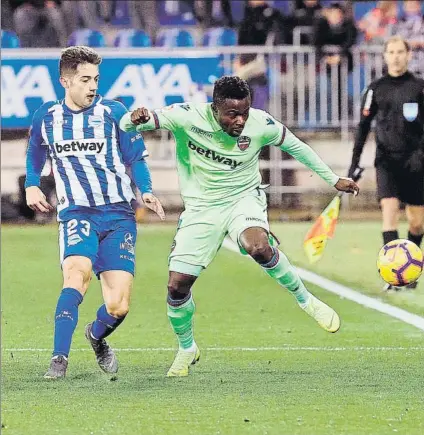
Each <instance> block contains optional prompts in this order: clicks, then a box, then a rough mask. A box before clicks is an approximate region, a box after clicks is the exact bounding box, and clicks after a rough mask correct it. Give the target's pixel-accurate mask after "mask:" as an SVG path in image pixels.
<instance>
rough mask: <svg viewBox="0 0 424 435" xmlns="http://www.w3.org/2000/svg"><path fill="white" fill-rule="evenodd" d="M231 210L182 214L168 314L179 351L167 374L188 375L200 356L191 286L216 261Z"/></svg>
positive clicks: (214, 208) (173, 251)
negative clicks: (195, 334)
mask: <svg viewBox="0 0 424 435" xmlns="http://www.w3.org/2000/svg"><path fill="white" fill-rule="evenodd" d="M226 213H228V210H227V209H226V208H225V207H218V206H211V207H208V208H207V209H203V210H200V211H191V210H186V211H184V213H183V214H182V215H181V218H180V221H179V225H178V229H177V234H176V235H175V238H174V242H173V245H172V249H171V254H170V256H169V271H170V272H169V281H168V298H167V313H168V319H169V322H170V324H171V327H172V329H173V331H174V333H175V335H176V337H177V340H178V345H179V346H178V347H179V349H178V352H177V356H176V357H175V360H174V362H173V364H172V366H171V368H170V369H169V370H168V373H167V376H168V377H174V376H187V375H188V371H189V367H190V365H191V364H194V363H195V362H197V361H198V360H199V358H200V352H199V349H198V347H197V345H196V342H195V341H194V338H193V316H194V311H195V305H194V301H193V297H192V293H191V288H192V286H193V284H194V282H195V281H196V279H197V277H198V276H199V275H200V273H201V272H202V270H203V269H204V268H206V267H207V266H208V265H209V263H210V262H211V261H212V260H213V258H214V257H215V255H216V253H217V252H218V250H219V248H220V246H221V244H222V241H223V239H224V235H225V234H224V230H223V220H224V219H225V216H226Z"/></svg>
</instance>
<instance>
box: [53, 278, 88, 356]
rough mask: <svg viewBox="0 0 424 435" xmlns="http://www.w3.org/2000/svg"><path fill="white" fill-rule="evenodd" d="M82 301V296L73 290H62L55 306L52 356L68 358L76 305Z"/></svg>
mask: <svg viewBox="0 0 424 435" xmlns="http://www.w3.org/2000/svg"><path fill="white" fill-rule="evenodd" d="M82 299H83V297H82V294H81V293H80V292H79V291H78V290H75V289H74V288H70V287H67V288H64V289H63V290H62V293H61V294H60V296H59V300H58V301H57V306H56V314H55V327H54V350H53V356H57V355H63V356H65V357H66V358H67V357H68V355H69V350H70V348H71V342H72V335H73V333H74V331H75V328H76V326H77V323H78V305H79V304H80V303H81V302H82Z"/></svg>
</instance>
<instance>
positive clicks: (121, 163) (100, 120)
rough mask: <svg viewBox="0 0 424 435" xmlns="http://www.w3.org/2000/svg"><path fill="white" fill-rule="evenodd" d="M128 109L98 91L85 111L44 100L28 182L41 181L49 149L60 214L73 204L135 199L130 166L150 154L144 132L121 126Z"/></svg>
mask: <svg viewBox="0 0 424 435" xmlns="http://www.w3.org/2000/svg"><path fill="white" fill-rule="evenodd" d="M126 112H127V109H126V108H125V106H124V105H123V104H121V103H119V102H117V101H114V100H105V99H103V98H102V97H101V96H97V97H96V99H95V101H94V102H93V104H92V105H91V106H90V107H88V108H86V109H83V110H80V111H73V110H71V109H69V108H68V107H67V106H66V104H65V102H64V100H60V101H51V102H48V103H45V104H43V105H42V106H41V107H40V108H39V109H38V110H37V111H36V112H35V114H34V118H33V124H32V126H31V130H30V138H29V147H28V155H27V181H26V185H27V186H31V185H38V184H39V175H40V173H41V169H42V167H41V169H40V168H39V167H38V166H44V162H45V160H46V157H47V154H49V155H50V158H51V161H52V168H53V173H54V177H55V182H56V192H57V198H58V208H57V209H58V213H59V216H60V211H62V210H65V209H67V208H68V207H72V206H86V207H96V206H101V205H106V204H113V203H117V202H130V201H131V200H132V199H133V198H134V195H133V191H132V188H131V180H130V178H129V176H128V175H127V174H126V172H125V166H130V165H131V164H132V163H133V162H136V161H138V160H140V159H143V157H145V156H146V155H147V151H146V148H145V145H144V141H143V138H142V136H141V134H134V133H133V134H128V133H124V132H123V131H121V130H120V129H119V120H120V119H121V118H122V116H123V115H124V114H125V113H126Z"/></svg>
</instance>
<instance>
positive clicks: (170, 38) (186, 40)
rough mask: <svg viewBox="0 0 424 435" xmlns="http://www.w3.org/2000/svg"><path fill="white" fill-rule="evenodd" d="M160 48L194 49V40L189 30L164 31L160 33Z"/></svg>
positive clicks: (158, 44)
mask: <svg viewBox="0 0 424 435" xmlns="http://www.w3.org/2000/svg"><path fill="white" fill-rule="evenodd" d="M156 45H157V46H159V47H194V45H195V44H194V38H193V36H192V34H191V33H190V32H189V31H187V30H180V29H163V30H162V31H160V32H159V36H158V40H157V44H156Z"/></svg>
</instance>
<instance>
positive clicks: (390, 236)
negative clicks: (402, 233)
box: [383, 231, 411, 244]
mask: <svg viewBox="0 0 424 435" xmlns="http://www.w3.org/2000/svg"><path fill="white" fill-rule="evenodd" d="M398 238H399V233H398V232H397V231H383V242H384V244H386V243H389V242H391V241H392V240H396V239H398ZM408 238H409V235H408ZM409 240H411V239H409Z"/></svg>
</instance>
